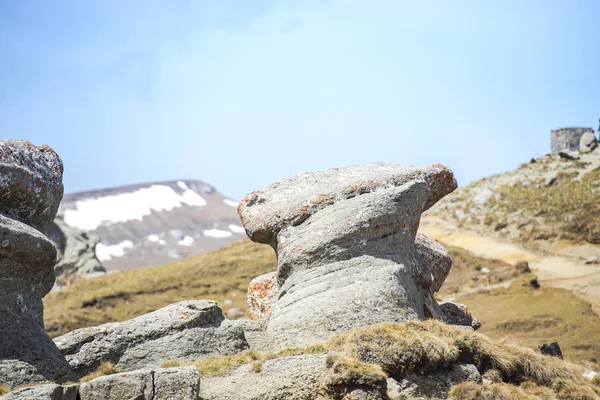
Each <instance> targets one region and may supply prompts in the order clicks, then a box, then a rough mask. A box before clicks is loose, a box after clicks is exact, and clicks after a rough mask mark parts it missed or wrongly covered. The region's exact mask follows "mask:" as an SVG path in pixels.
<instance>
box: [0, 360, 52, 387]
mask: <svg viewBox="0 0 600 400" xmlns="http://www.w3.org/2000/svg"><path fill="white" fill-rule="evenodd" d="M47 380H48V379H46V377H44V376H43V375H42V374H40V372H39V371H38V369H37V368H36V367H34V366H33V365H31V364H30V363H27V362H24V361H19V360H0V382H4V384H9V385H10V386H11V387H18V386H23V385H27V384H31V383H36V382H46V381H47Z"/></svg>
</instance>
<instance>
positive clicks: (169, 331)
mask: <svg viewBox="0 0 600 400" xmlns="http://www.w3.org/2000/svg"><path fill="white" fill-rule="evenodd" d="M54 342H55V343H56V344H57V346H58V348H59V349H60V350H61V351H62V352H63V354H64V355H65V357H66V358H67V360H68V361H69V363H70V364H71V366H72V367H73V370H74V371H75V372H76V373H77V375H78V376H80V377H81V376H83V375H86V374H88V373H90V372H92V371H94V370H95V369H96V368H97V367H98V366H99V365H100V363H101V362H102V361H110V362H112V363H113V364H115V365H116V366H117V367H118V368H121V369H135V368H148V367H157V366H160V365H161V364H162V363H163V362H165V361H169V360H174V359H177V360H197V359H199V358H202V357H205V356H209V355H229V354H235V353H238V352H240V351H243V350H245V349H247V348H248V344H247V342H246V339H245V338H244V332H243V331H242V328H241V327H240V326H239V325H238V324H236V323H234V322H232V321H229V320H227V319H225V318H224V317H223V313H222V311H221V309H220V308H219V306H217V303H215V302H213V301H208V300H189V301H181V302H179V303H175V304H171V305H169V306H167V307H164V308H161V309H160V310H157V311H154V312H151V313H149V314H144V315H142V316H139V317H136V318H133V319H130V320H128V321H125V322H114V323H109V324H104V325H100V326H95V327H90V328H82V329H77V330H75V331H72V332H69V333H67V334H66V335H63V336H59V337H57V338H55V339H54Z"/></svg>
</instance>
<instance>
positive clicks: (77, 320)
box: [44, 241, 600, 362]
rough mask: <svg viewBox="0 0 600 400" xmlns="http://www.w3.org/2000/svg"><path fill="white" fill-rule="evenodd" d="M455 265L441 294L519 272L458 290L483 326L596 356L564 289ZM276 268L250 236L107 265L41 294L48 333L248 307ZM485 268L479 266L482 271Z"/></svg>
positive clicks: (580, 308)
mask: <svg viewBox="0 0 600 400" xmlns="http://www.w3.org/2000/svg"><path fill="white" fill-rule="evenodd" d="M449 251H450V254H451V256H452V258H453V267H452V270H451V272H450V275H449V277H448V279H447V280H446V283H445V284H444V286H443V287H442V290H441V291H440V294H439V295H440V296H441V297H446V296H448V295H453V294H456V293H457V292H458V291H459V290H460V291H463V292H464V291H465V290H468V289H469V288H472V289H475V288H477V287H481V286H482V285H488V284H496V283H501V282H506V281H509V280H513V279H517V281H518V282H519V283H518V284H513V286H512V287H511V288H509V289H497V290H493V291H489V292H485V293H481V292H480V293H473V294H469V295H464V296H462V297H459V298H458V299H457V301H460V302H462V303H464V304H466V305H468V306H469V307H470V308H471V310H472V311H473V314H474V315H475V316H476V317H477V318H479V319H480V320H481V321H482V322H483V327H482V329H481V332H483V333H485V334H488V335H490V336H491V337H492V338H496V339H502V338H508V339H510V340H513V341H515V342H516V343H519V344H522V345H525V346H528V347H531V348H537V346H538V345H540V344H542V343H544V342H546V343H547V342H550V341H553V340H558V341H559V343H560V345H561V347H562V348H563V350H564V353H565V356H566V357H567V358H569V359H572V360H590V361H592V362H598V360H600V353H599V352H600V346H599V345H598V343H600V318H598V316H596V315H595V314H593V313H592V312H591V310H590V305H589V304H588V303H585V302H584V301H581V300H579V299H577V298H576V297H575V296H574V295H573V294H572V293H571V292H569V291H567V290H562V289H551V288H541V289H538V290H534V289H533V288H531V287H529V286H528V282H529V281H530V280H531V276H529V275H525V276H521V277H519V276H520V273H519V272H517V271H515V270H514V268H513V267H511V266H510V265H508V264H505V263H502V262H499V261H495V260H487V259H482V258H478V257H475V256H474V255H472V254H470V253H468V252H466V251H464V250H461V249H458V248H452V247H450V248H449ZM275 268H276V260H275V254H274V253H273V250H271V248H270V247H268V246H265V245H258V244H254V243H252V242H249V241H244V242H239V243H235V244H233V245H231V246H228V247H224V248H222V249H219V250H216V251H213V252H211V253H207V254H204V255H202V256H198V257H192V258H189V259H187V260H184V261H180V262H174V263H170V264H167V265H164V266H161V267H154V268H147V269H141V270H134V271H124V272H118V273H113V274H110V275H107V276H104V277H101V278H96V279H90V280H82V281H78V282H75V283H74V284H73V285H71V286H69V287H67V288H66V289H65V290H64V291H62V292H58V293H51V294H50V295H48V296H46V298H45V299H44V303H45V307H46V309H45V313H44V314H45V323H46V329H47V330H48V332H49V334H50V335H51V336H58V335H61V334H63V333H66V332H68V331H70V330H73V329H77V328H81V327H86V326H93V325H99V324H102V323H106V322H112V321H122V320H126V319H129V318H133V317H136V316H138V315H141V314H144V313H147V312H150V311H154V310H156V309H158V308H161V307H164V306H166V305H168V304H171V303H173V302H177V301H180V300H188V299H211V300H215V301H217V302H218V303H219V305H220V306H221V307H222V308H223V309H224V311H225V312H227V310H228V309H229V308H232V307H235V308H240V309H242V310H244V311H245V310H246V307H247V306H246V290H247V286H248V283H249V282H250V280H251V279H252V278H254V277H255V276H257V275H260V274H262V273H265V272H269V271H273V270H274V269H275ZM486 269H487V270H489V272H487V273H484V272H482V271H486Z"/></svg>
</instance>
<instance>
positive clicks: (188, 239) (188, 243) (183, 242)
mask: <svg viewBox="0 0 600 400" xmlns="http://www.w3.org/2000/svg"><path fill="white" fill-rule="evenodd" d="M193 243H194V238H193V237H191V236H188V235H185V236H184V237H183V239H181V240H179V241H178V242H177V244H178V245H180V246H191V245H192V244H193Z"/></svg>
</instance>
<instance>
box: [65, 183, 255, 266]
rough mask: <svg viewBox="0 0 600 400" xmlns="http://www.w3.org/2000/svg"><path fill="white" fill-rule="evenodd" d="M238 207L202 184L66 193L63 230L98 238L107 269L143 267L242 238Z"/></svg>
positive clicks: (100, 254) (142, 186)
mask: <svg viewBox="0 0 600 400" xmlns="http://www.w3.org/2000/svg"><path fill="white" fill-rule="evenodd" d="M237 205H238V203H237V202H236V201H233V200H231V199H228V198H227V197H224V196H223V195H222V194H220V193H219V192H217V191H216V190H215V188H213V187H212V186H210V185H208V184H206V183H204V182H201V181H192V180H186V181H173V182H155V183H146V184H138V185H131V186H122V187H117V188H110V189H102V190H94V191H89V192H80V193H73V194H67V195H65V196H64V198H63V201H62V203H61V206H60V210H59V213H61V214H63V215H64V221H65V222H66V224H67V225H69V226H72V227H75V228H79V229H82V230H85V231H88V232H90V233H93V234H95V235H97V236H98V237H99V238H100V243H99V244H98V245H97V246H96V254H97V256H98V258H99V259H100V261H102V263H103V264H104V265H105V266H106V268H107V269H108V270H117V269H133V268H143V267H148V266H152V265H160V264H164V263H166V262H169V261H173V260H177V259H182V258H186V257H189V256H191V255H197V254H201V253H204V252H206V251H209V250H213V249H216V248H218V247H221V246H223V245H226V244H229V243H231V242H235V241H238V240H241V239H243V238H245V237H246V234H245V231H244V229H243V228H242V226H241V224H240V220H239V217H238V214H237V210H236V207H237Z"/></svg>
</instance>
